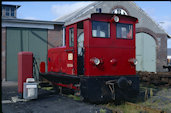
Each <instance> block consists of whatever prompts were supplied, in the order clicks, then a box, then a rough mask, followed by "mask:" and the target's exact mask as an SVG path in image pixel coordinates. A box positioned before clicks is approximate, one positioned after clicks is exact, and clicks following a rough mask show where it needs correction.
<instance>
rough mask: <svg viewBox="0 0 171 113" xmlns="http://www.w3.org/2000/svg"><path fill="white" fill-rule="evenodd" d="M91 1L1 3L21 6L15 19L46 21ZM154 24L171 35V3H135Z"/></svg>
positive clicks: (170, 44) (169, 44) (170, 45)
mask: <svg viewBox="0 0 171 113" xmlns="http://www.w3.org/2000/svg"><path fill="white" fill-rule="evenodd" d="M90 3H92V1H67V2H65V1H61V2H59V1H57V2H54V1H52V2H45V1H42V2H41V1H38V2H25V1H24V2H21V1H19V2H17V1H16V2H2V4H14V5H21V7H20V8H19V9H18V12H17V14H18V15H17V18H22V19H35V20H48V21H52V20H55V19H56V18H58V17H60V16H62V15H65V14H67V13H70V12H71V11H74V10H77V9H78V8H81V7H83V6H85V5H87V4H90ZM135 3H136V4H137V5H138V6H139V7H141V8H142V9H143V10H144V11H145V12H146V13H147V14H148V15H149V16H150V17H151V18H152V19H153V20H154V21H155V22H156V23H158V24H160V25H161V26H162V27H163V29H164V30H165V31H166V32H167V33H168V34H169V35H171V2H170V1H150V2H149V1H135ZM167 45H168V48H171V39H169V40H168V44H167Z"/></svg>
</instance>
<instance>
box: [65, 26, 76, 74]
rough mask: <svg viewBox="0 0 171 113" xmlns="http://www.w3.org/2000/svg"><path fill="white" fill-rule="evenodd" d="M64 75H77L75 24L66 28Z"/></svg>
mask: <svg viewBox="0 0 171 113" xmlns="http://www.w3.org/2000/svg"><path fill="white" fill-rule="evenodd" d="M65 51H66V56H67V57H66V67H67V70H66V73H67V74H72V75H76V74H77V24H74V25H70V26H67V27H66V50H65Z"/></svg>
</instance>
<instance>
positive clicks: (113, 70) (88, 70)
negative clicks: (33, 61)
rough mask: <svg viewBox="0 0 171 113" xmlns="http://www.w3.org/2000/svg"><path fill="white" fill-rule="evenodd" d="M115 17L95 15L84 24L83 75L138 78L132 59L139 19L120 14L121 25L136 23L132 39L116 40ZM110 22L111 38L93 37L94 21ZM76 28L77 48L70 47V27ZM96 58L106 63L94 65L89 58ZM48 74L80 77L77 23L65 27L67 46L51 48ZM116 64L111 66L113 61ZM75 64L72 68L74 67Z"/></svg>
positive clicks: (75, 40)
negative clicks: (69, 55) (136, 26)
mask: <svg viewBox="0 0 171 113" xmlns="http://www.w3.org/2000/svg"><path fill="white" fill-rule="evenodd" d="M113 16H114V15H111V14H110V15H104V14H93V15H92V17H91V19H87V20H84V21H83V26H84V75H85V76H116V75H123V76H124V75H136V70H135V66H133V65H131V63H130V62H129V59H131V58H135V24H136V22H137V19H136V18H133V17H129V16H122V15H118V17H119V23H127V24H133V39H119V38H116V22H112V21H111V19H112V17H113ZM93 20H95V21H105V22H109V23H110V38H99V37H92V21H93ZM72 27H73V28H74V47H69V28H72ZM68 53H73V60H68ZM93 57H97V58H99V59H101V61H102V62H103V63H102V64H101V65H99V66H95V65H92V64H91V62H90V59H91V58H93ZM48 58H50V61H49V60H48V71H49V72H50V71H53V72H63V73H66V74H71V75H77V23H75V24H72V25H69V26H67V27H66V46H65V47H60V48H52V49H50V50H49V51H48ZM112 59H114V61H116V62H115V63H114V64H112V63H111V62H110V61H111V60H112ZM72 65H73V67H72Z"/></svg>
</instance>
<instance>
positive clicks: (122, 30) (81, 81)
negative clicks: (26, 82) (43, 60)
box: [40, 13, 139, 102]
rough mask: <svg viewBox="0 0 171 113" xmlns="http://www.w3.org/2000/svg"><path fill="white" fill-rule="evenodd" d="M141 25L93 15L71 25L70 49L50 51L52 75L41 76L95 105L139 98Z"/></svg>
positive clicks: (124, 18) (127, 18)
mask: <svg viewBox="0 0 171 113" xmlns="http://www.w3.org/2000/svg"><path fill="white" fill-rule="evenodd" d="M137 22H138V20H137V18H135V17H131V16H126V15H117V14H107V13H93V14H91V17H90V18H87V19H84V20H82V21H79V22H76V23H73V24H71V25H67V26H66V29H65V30H66V31H65V32H66V34H65V37H66V38H65V45H66V46H63V47H56V48H51V49H49V50H48V59H47V60H48V72H41V73H40V76H41V77H43V78H45V79H47V80H49V81H51V82H52V84H53V85H56V87H65V88H69V89H72V90H74V91H80V92H81V96H82V97H83V98H84V99H86V100H89V101H91V102H99V101H109V100H111V99H115V100H116V99H121V98H122V99H127V98H131V97H135V96H136V95H137V94H138V92H139V77H138V76H137V75H136V67H135V65H136V63H137V61H136V59H135V24H136V23H137Z"/></svg>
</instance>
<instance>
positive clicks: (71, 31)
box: [69, 28, 74, 47]
mask: <svg viewBox="0 0 171 113" xmlns="http://www.w3.org/2000/svg"><path fill="white" fill-rule="evenodd" d="M69 47H74V28H70V29H69Z"/></svg>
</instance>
